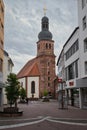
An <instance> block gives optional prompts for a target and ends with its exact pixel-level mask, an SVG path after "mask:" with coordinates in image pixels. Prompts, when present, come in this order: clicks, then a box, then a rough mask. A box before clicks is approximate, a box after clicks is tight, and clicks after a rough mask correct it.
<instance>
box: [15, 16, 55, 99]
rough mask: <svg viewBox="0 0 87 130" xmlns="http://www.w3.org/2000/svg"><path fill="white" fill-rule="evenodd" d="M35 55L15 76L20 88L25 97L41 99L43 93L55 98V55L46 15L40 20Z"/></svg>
mask: <svg viewBox="0 0 87 130" xmlns="http://www.w3.org/2000/svg"><path fill="white" fill-rule="evenodd" d="M36 45H37V55H36V57H35V58H33V59H32V60H29V61H28V62H27V63H26V64H25V66H24V67H23V68H22V69H21V70H20V71H19V73H18V74H17V78H18V80H19V82H20V84H21V86H22V87H24V88H25V90H26V93H27V97H28V98H29V99H30V98H35V99H38V98H41V97H43V96H44V92H45V91H47V92H48V95H52V96H53V97H54V96H55V91H56V90H55V79H56V74H55V57H56V56H55V54H54V40H52V33H51V32H50V31H49V19H48V17H47V16H46V15H44V17H43V18H42V20H41V32H40V33H39V34H38V41H37V43H36Z"/></svg>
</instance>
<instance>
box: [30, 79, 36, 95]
mask: <svg viewBox="0 0 87 130" xmlns="http://www.w3.org/2000/svg"><path fill="white" fill-rule="evenodd" d="M31 93H32V94H33V93H35V81H32V82H31Z"/></svg>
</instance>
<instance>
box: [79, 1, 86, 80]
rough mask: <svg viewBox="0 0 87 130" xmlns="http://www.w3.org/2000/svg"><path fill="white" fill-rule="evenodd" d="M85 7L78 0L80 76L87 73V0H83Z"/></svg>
mask: <svg viewBox="0 0 87 130" xmlns="http://www.w3.org/2000/svg"><path fill="white" fill-rule="evenodd" d="M83 2H84V7H82V0H78V24H79V28H80V30H79V42H80V46H79V48H80V53H79V55H80V76H81V78H83V77H85V76H87V75H85V67H84V66H85V61H87V51H86V52H84V39H86V38H87V1H86V0H83ZM85 16H86V27H85V29H83V18H84V17H85Z"/></svg>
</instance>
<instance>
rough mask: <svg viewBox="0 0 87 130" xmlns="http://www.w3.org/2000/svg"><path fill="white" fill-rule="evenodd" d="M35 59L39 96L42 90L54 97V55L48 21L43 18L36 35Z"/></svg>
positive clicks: (46, 18) (45, 17) (41, 94)
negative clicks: (36, 62)
mask: <svg viewBox="0 0 87 130" xmlns="http://www.w3.org/2000/svg"><path fill="white" fill-rule="evenodd" d="M37 59H38V61H39V62H38V63H39V69H40V96H43V92H44V90H47V91H48V93H49V95H54V92H55V86H54V79H55V76H56V75H55V55H54V41H53V40H52V33H51V32H50V31H49V19H48V17H47V16H44V17H43V18H42V20H41V32H40V33H39V34H38V42H37Z"/></svg>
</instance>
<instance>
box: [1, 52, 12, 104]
mask: <svg viewBox="0 0 87 130" xmlns="http://www.w3.org/2000/svg"><path fill="white" fill-rule="evenodd" d="M13 66H14V64H13V61H12V60H11V58H10V57H9V54H8V53H7V52H6V51H4V60H3V83H4V84H5V82H6V81H7V76H8V75H9V74H10V73H12V68H13ZM3 104H7V99H6V95H5V89H3Z"/></svg>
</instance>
